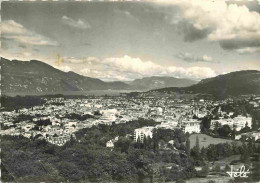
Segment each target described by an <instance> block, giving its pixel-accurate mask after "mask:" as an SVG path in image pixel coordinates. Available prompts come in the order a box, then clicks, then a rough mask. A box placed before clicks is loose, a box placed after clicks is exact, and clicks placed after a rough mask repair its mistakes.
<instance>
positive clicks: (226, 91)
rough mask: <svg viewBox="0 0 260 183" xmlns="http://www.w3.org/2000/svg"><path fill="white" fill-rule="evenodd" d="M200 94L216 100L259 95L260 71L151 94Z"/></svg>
mask: <svg viewBox="0 0 260 183" xmlns="http://www.w3.org/2000/svg"><path fill="white" fill-rule="evenodd" d="M154 91H155V92H159V93H160V92H161V93H162V92H167V93H169V92H177V93H201V94H211V95H213V96H215V97H218V98H226V97H227V96H238V95H247V94H257V95H259V94H260V71H258V70H242V71H236V72H231V73H228V74H224V75H218V76H216V77H213V78H208V79H203V80H201V81H200V82H199V83H198V84H195V85H192V86H188V87H182V88H179V87H169V88H162V89H158V90H153V92H154Z"/></svg>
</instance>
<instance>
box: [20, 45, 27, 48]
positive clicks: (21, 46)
mask: <svg viewBox="0 0 260 183" xmlns="http://www.w3.org/2000/svg"><path fill="white" fill-rule="evenodd" d="M18 47H20V48H26V46H25V45H23V44H19V45H18Z"/></svg>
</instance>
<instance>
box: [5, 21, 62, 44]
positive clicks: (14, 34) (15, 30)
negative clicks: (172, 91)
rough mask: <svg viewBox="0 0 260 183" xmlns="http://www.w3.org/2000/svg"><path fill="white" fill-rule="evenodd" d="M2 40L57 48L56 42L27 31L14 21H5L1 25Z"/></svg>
mask: <svg viewBox="0 0 260 183" xmlns="http://www.w3.org/2000/svg"><path fill="white" fill-rule="evenodd" d="M1 36H2V38H5V39H9V40H14V41H16V42H18V43H23V44H26V45H27V44H28V45H38V46H57V45H58V43H57V42H56V41H52V40H50V39H49V38H47V37H45V36H42V35H39V34H37V33H35V32H32V31H30V30H27V29H26V28H25V27H24V26H23V25H21V24H19V23H17V22H15V21H14V20H5V21H3V22H2V23H1Z"/></svg>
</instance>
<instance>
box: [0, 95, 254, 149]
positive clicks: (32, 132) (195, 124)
mask: <svg viewBox="0 0 260 183" xmlns="http://www.w3.org/2000/svg"><path fill="white" fill-rule="evenodd" d="M223 102H227V101H221V102H220V101H211V100H192V99H186V100H184V99H176V98H167V97H161V98H159V97H151V96H147V97H136V98H131V97H125V96H115V97H88V98H84V99H65V98H51V99H50V98H48V99H47V98H46V103H45V104H43V105H42V106H35V107H32V108H29V109H26V108H24V109H20V110H18V111H17V110H14V111H9V112H8V111H3V112H1V113H0V117H1V119H2V121H1V125H2V126H3V127H4V128H3V129H2V130H1V135H22V136H25V137H27V138H42V139H45V140H47V141H49V142H51V143H53V144H57V145H63V144H64V143H66V142H67V141H68V140H69V139H70V138H73V137H74V134H75V132H76V131H78V130H80V129H83V128H89V127H91V126H93V125H97V124H107V125H111V124H112V123H116V124H117V123H126V122H127V121H131V120H136V119H138V118H144V119H153V120H155V121H156V122H158V125H157V126H156V127H155V128H165V129H175V128H180V129H182V130H183V132H184V133H187V132H188V133H200V125H201V124H200V123H201V118H203V117H205V116H207V115H213V111H214V110H215V109H216V108H217V107H218V106H219V105H220V104H222V103H223ZM228 102H230V101H228ZM231 102H232V101H231ZM252 105H255V101H254V103H253V104H252ZM218 112H219V113H222V111H221V109H220V110H219V111H218ZM72 114H73V115H77V116H88V117H86V119H74V118H71V117H70V116H71V115H72ZM21 115H24V116H29V119H24V120H21V121H18V122H17V120H16V119H17V118H18V119H19V117H20V116H21ZM73 115H72V116H73ZM225 116H226V117H225V118H223V117H220V118H219V119H215V120H212V123H211V128H214V127H215V126H216V124H217V123H219V124H220V125H225V124H227V125H229V126H230V127H232V129H233V128H235V129H236V130H240V129H242V128H244V127H245V126H246V125H247V126H248V127H251V121H252V118H251V117H246V116H237V117H234V118H232V117H231V116H232V113H230V114H228V115H225ZM21 119H23V118H21ZM44 120H45V121H46V120H47V121H49V124H45V125H40V126H39V123H40V122H41V121H44ZM152 129H153V127H146V128H142V129H136V131H135V135H134V139H135V140H136V141H137V139H138V138H140V140H141V141H142V139H143V137H144V136H150V137H151V138H152ZM111 142H112V141H111ZM110 144H112V143H110ZM108 146H109V144H108Z"/></svg>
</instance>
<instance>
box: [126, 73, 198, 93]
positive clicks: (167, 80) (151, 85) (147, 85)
mask: <svg viewBox="0 0 260 183" xmlns="http://www.w3.org/2000/svg"><path fill="white" fill-rule="evenodd" d="M196 83H197V81H194V80H190V79H183V78H174V77H160V76H152V77H144V78H142V79H136V80H134V81H132V82H129V83H128V84H129V85H131V86H133V87H135V88H139V89H148V90H151V89H158V88H165V87H186V86H191V85H193V84H196Z"/></svg>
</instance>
